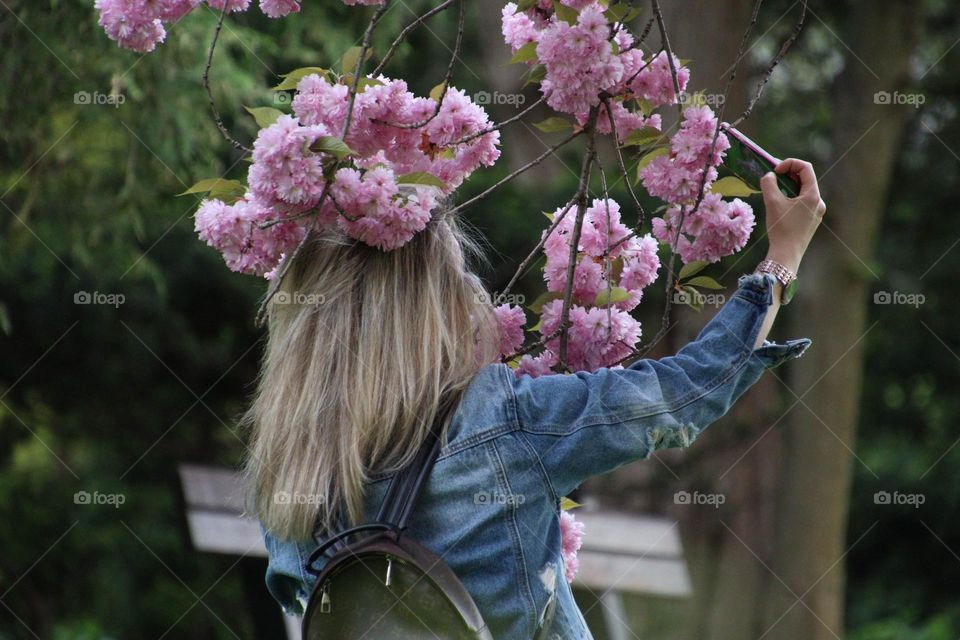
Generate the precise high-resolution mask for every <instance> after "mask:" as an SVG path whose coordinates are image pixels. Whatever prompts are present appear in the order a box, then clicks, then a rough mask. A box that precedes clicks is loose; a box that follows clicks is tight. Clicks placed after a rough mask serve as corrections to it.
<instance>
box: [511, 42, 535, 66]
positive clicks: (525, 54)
mask: <svg viewBox="0 0 960 640" xmlns="http://www.w3.org/2000/svg"><path fill="white" fill-rule="evenodd" d="M536 59H537V43H536V42H528V43H527V44H525V45H523V46H522V47H520V48H519V49H517V52H516V53H515V54H513V57H512V58H510V60H509V61H508V62H507V64H514V63H517V62H529V61H530V60H536Z"/></svg>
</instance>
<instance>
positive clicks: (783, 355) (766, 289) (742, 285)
mask: <svg viewBox="0 0 960 640" xmlns="http://www.w3.org/2000/svg"><path fill="white" fill-rule="evenodd" d="M775 284H776V278H775V277H774V276H773V275H772V274H769V273H748V274H745V275H742V276H740V278H739V279H738V281H737V285H738V288H737V291H736V293H735V294H734V295H736V296H737V297H740V298H744V299H746V300H748V301H750V302H753V303H754V304H756V305H757V306H759V307H761V308H763V310H764V311H766V309H767V307H769V306H770V305H771V304H772V303H773V291H774V286H775ZM811 344H813V341H812V340H810V338H795V339H793V340H787V341H786V342H784V343H783V344H779V343H776V342H771V341H770V340H764V341H763V344H762V345H761V346H759V347H757V348H756V349H754V350H753V352H752V354H751V357H752V358H755V359H757V360H759V362H760V364H762V365H763V368H764V369H773V368H774V367H779V366H780V365H781V364H783V363H784V362H786V361H787V360H793V359H794V358H799V357H800V356H802V355H803V353H804V352H805V351H806V350H807V348H808V347H809V346H810V345H811Z"/></svg>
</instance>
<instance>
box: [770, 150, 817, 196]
mask: <svg viewBox="0 0 960 640" xmlns="http://www.w3.org/2000/svg"><path fill="white" fill-rule="evenodd" d="M773 170H774V171H776V172H777V173H789V174H790V175H792V176H794V177H796V178H797V179H798V180H799V181H800V197H801V198H804V199H807V198H809V199H811V200H820V188H819V186H818V185H817V175H816V173H814V171H813V165H812V164H810V163H809V162H807V161H805V160H798V159H797V158H787V159H786V160H781V161H780V163H779V164H778V165H777V166H775V167H774V168H773Z"/></svg>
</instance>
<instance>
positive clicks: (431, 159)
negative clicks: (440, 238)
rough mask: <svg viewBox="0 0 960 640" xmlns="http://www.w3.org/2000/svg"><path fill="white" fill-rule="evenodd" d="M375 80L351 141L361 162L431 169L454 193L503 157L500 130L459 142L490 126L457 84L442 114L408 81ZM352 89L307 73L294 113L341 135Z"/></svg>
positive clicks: (356, 110)
mask: <svg viewBox="0 0 960 640" xmlns="http://www.w3.org/2000/svg"><path fill="white" fill-rule="evenodd" d="M371 83H372V84H371V85H370V86H367V87H366V88H365V90H364V91H363V92H362V93H358V94H357V98H356V102H355V104H354V107H353V121H352V124H351V126H350V132H349V134H348V136H347V139H346V143H347V145H348V146H349V147H350V148H351V149H353V150H355V151H356V152H357V153H358V154H360V159H358V160H357V164H358V166H364V167H366V166H373V165H376V164H378V163H385V164H389V165H390V166H392V167H393V168H394V169H395V170H396V172H397V173H398V174H404V173H413V172H425V173H429V174H431V175H434V176H436V177H437V178H439V179H440V180H441V181H442V182H443V183H444V185H445V187H444V191H445V192H446V193H449V192H451V191H453V190H454V189H456V188H457V187H459V186H460V185H461V184H462V183H463V180H464V179H465V178H466V177H467V176H468V175H470V174H471V173H473V172H474V171H476V170H477V169H478V168H479V167H480V166H491V165H493V163H494V162H496V161H497V159H498V158H499V157H500V150H499V149H498V148H497V145H498V144H499V143H500V132H499V131H492V132H489V133H487V134H484V135H482V136H479V137H477V138H474V139H472V140H469V141H468V142H465V143H459V141H460V140H462V139H464V138H467V137H469V136H472V135H474V134H476V133H479V132H481V131H484V130H486V129H487V128H489V127H490V125H491V122H490V118H489V117H488V116H487V114H486V112H485V111H484V110H483V108H481V107H479V106H477V105H476V104H474V103H473V102H472V101H471V100H470V98H469V97H467V95H466V94H465V93H464V92H463V91H460V90H459V89H455V88H452V87H451V88H450V89H449V90H447V92H446V94H445V95H444V97H443V102H442V104H441V105H440V110H439V112H437V103H436V101H434V100H433V99H432V98H420V97H417V96H414V95H413V94H412V93H411V92H410V91H409V90H408V89H407V83H406V82H404V81H403V80H389V79H387V78H383V77H381V78H378V79H375V80H373V79H372V80H371ZM348 93H349V89H348V88H347V86H346V85H344V84H341V83H335V84H331V83H329V82H327V80H326V79H324V78H321V77H320V76H319V75H317V74H311V75H308V76H306V77H304V78H303V79H302V80H301V81H300V83H299V85H298V87H297V96H296V97H295V98H294V100H293V112H294V113H295V114H296V115H297V117H298V118H299V119H300V122H301V123H302V124H304V125H322V126H325V127H327V129H328V130H331V131H335V132H337V134H338V135H339V132H340V131H342V130H343V123H344V120H345V118H346V114H347V107H348ZM435 112H436V116H435V117H434V113H435ZM424 123H425V124H424ZM393 125H401V126H393ZM412 125H422V126H412Z"/></svg>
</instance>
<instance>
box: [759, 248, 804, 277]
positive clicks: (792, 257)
mask: <svg viewBox="0 0 960 640" xmlns="http://www.w3.org/2000/svg"><path fill="white" fill-rule="evenodd" d="M802 257H803V254H798V253H794V252H790V251H779V250H775V249H772V248H771V249H770V250H769V251H767V257H766V259H767V260H773V261H774V262H778V263H780V264H782V265H783V266H785V267H786V268H787V269H789V270H790V271H792V272H793V273H794V274H796V273H797V271H798V270H799V269H800V259H801V258H802Z"/></svg>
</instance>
